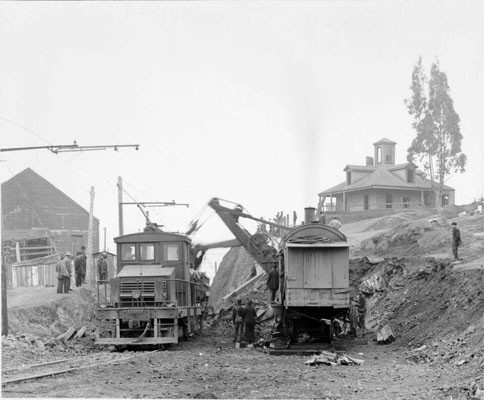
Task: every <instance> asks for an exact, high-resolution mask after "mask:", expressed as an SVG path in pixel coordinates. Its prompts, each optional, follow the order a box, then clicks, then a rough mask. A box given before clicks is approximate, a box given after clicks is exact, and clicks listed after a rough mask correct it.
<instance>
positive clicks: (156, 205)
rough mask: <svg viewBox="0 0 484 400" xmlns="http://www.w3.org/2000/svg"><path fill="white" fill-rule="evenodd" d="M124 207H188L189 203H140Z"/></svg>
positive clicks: (131, 203)
mask: <svg viewBox="0 0 484 400" xmlns="http://www.w3.org/2000/svg"><path fill="white" fill-rule="evenodd" d="M121 204H123V205H138V204H139V205H141V206H143V207H167V206H187V207H189V204H188V203H175V201H174V200H173V201H139V202H124V203H121Z"/></svg>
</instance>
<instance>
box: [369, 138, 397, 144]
mask: <svg viewBox="0 0 484 400" xmlns="http://www.w3.org/2000/svg"><path fill="white" fill-rule="evenodd" d="M377 144H397V142H394V141H393V140H390V139H387V138H383V139H380V140H379V141H378V142H375V143H373V145H377Z"/></svg>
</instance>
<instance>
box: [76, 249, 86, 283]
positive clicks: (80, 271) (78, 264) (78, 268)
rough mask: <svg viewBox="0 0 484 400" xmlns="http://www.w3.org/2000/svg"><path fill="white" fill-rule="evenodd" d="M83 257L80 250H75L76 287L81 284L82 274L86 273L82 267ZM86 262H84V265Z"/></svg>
mask: <svg viewBox="0 0 484 400" xmlns="http://www.w3.org/2000/svg"><path fill="white" fill-rule="evenodd" d="M83 261H84V257H83V256H82V253H81V252H80V251H78V252H77V254H76V258H75V259H74V271H75V272H76V287H79V286H81V284H82V282H83V281H84V276H85V275H86V270H85V269H83V265H82V264H83ZM85 266H86V263H85V262H84V267H85Z"/></svg>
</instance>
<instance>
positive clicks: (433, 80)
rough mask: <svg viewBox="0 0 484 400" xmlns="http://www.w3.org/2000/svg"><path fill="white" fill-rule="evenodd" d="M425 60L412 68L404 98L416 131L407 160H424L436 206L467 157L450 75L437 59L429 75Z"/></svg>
mask: <svg viewBox="0 0 484 400" xmlns="http://www.w3.org/2000/svg"><path fill="white" fill-rule="evenodd" d="M422 64H423V63H422V57H420V58H419V60H418V62H417V64H415V66H414V69H413V72H412V84H411V85H410V89H411V92H412V94H411V96H410V97H409V98H408V99H406V100H405V105H406V106H407V109H408V112H409V114H410V115H412V117H413V122H412V127H413V128H414V129H415V131H416V136H415V138H414V139H413V141H412V144H411V146H410V147H409V148H408V154H407V160H408V161H409V162H410V161H412V162H413V161H414V160H415V159H418V160H419V161H420V162H421V163H422V164H423V168H424V171H425V173H426V174H427V176H428V177H429V178H430V180H431V182H432V187H433V190H434V193H435V207H436V208H438V207H440V204H441V202H440V199H441V195H442V189H443V186H444V182H445V181H446V178H448V177H450V175H451V174H454V173H456V172H464V171H465V166H466V162H467V157H466V155H465V154H464V153H462V150H461V144H462V134H461V132H460V126H459V123H460V118H459V115H458V114H457V112H456V111H455V109H454V101H453V100H452V97H451V95H450V88H449V83H448V81H447V75H446V74H445V72H443V71H441V70H440V66H439V62H438V61H435V62H433V63H432V66H431V67H430V78H428V77H427V75H426V74H425V71H424V69H423V65H422Z"/></svg>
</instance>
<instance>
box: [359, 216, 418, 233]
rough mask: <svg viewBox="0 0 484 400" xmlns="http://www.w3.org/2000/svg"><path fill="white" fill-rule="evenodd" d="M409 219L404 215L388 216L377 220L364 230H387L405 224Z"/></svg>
mask: <svg viewBox="0 0 484 400" xmlns="http://www.w3.org/2000/svg"><path fill="white" fill-rule="evenodd" d="M408 220H409V219H408V218H407V217H406V216H405V215H404V214H397V215H388V216H385V217H382V218H379V219H378V220H377V221H376V222H374V223H372V224H371V225H369V226H368V227H367V228H366V230H367V231H379V230H381V229H388V228H391V227H394V226H395V225H398V224H400V223H402V222H406V221H408Z"/></svg>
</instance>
